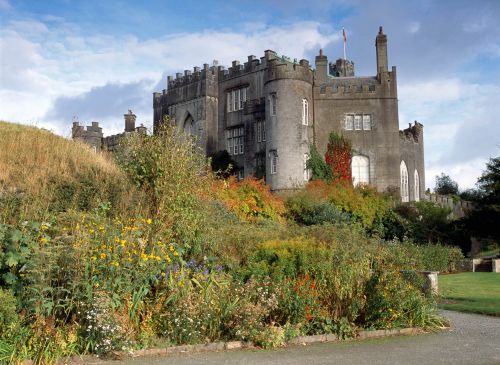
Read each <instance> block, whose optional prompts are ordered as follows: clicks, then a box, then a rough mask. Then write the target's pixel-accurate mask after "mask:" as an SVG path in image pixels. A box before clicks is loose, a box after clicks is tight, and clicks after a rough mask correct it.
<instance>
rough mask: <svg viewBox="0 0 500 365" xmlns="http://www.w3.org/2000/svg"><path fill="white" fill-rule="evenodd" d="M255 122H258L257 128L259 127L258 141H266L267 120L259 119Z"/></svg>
mask: <svg viewBox="0 0 500 365" xmlns="http://www.w3.org/2000/svg"><path fill="white" fill-rule="evenodd" d="M255 124H256V129H257V142H265V141H266V121H265V120H259V121H257V123H255Z"/></svg>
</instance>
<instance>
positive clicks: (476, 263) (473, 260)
mask: <svg viewBox="0 0 500 365" xmlns="http://www.w3.org/2000/svg"><path fill="white" fill-rule="evenodd" d="M482 262H483V259H472V272H476V266H479V265H481V263H482Z"/></svg>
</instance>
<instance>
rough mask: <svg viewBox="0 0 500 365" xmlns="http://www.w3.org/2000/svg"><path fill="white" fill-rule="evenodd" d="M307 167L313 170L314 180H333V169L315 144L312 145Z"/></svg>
mask: <svg viewBox="0 0 500 365" xmlns="http://www.w3.org/2000/svg"><path fill="white" fill-rule="evenodd" d="M307 168H308V169H310V170H311V175H312V180H324V181H331V180H332V169H331V168H330V166H328V165H327V164H326V162H325V161H324V160H323V158H322V157H321V155H320V154H319V152H318V150H317V149H316V147H315V146H314V145H311V147H310V156H309V159H308V160H307Z"/></svg>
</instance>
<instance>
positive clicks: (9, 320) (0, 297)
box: [0, 288, 19, 337]
mask: <svg viewBox="0 0 500 365" xmlns="http://www.w3.org/2000/svg"><path fill="white" fill-rule="evenodd" d="M0 303H2V305H1V306H0V337H2V336H3V335H4V334H5V333H6V332H7V331H8V330H9V328H10V327H12V326H15V325H16V324H18V322H19V317H18V315H17V311H16V297H15V296H14V294H13V293H12V292H11V291H10V290H3V289H1V288H0Z"/></svg>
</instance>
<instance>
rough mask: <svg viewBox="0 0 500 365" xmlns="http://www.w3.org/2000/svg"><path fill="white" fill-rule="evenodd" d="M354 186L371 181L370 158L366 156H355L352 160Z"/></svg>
mask: <svg viewBox="0 0 500 365" xmlns="http://www.w3.org/2000/svg"><path fill="white" fill-rule="evenodd" d="M351 171H352V183H353V184H354V186H356V185H361V184H369V183H370V160H369V159H368V157H366V156H359V155H358V156H353V157H352V161H351Z"/></svg>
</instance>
